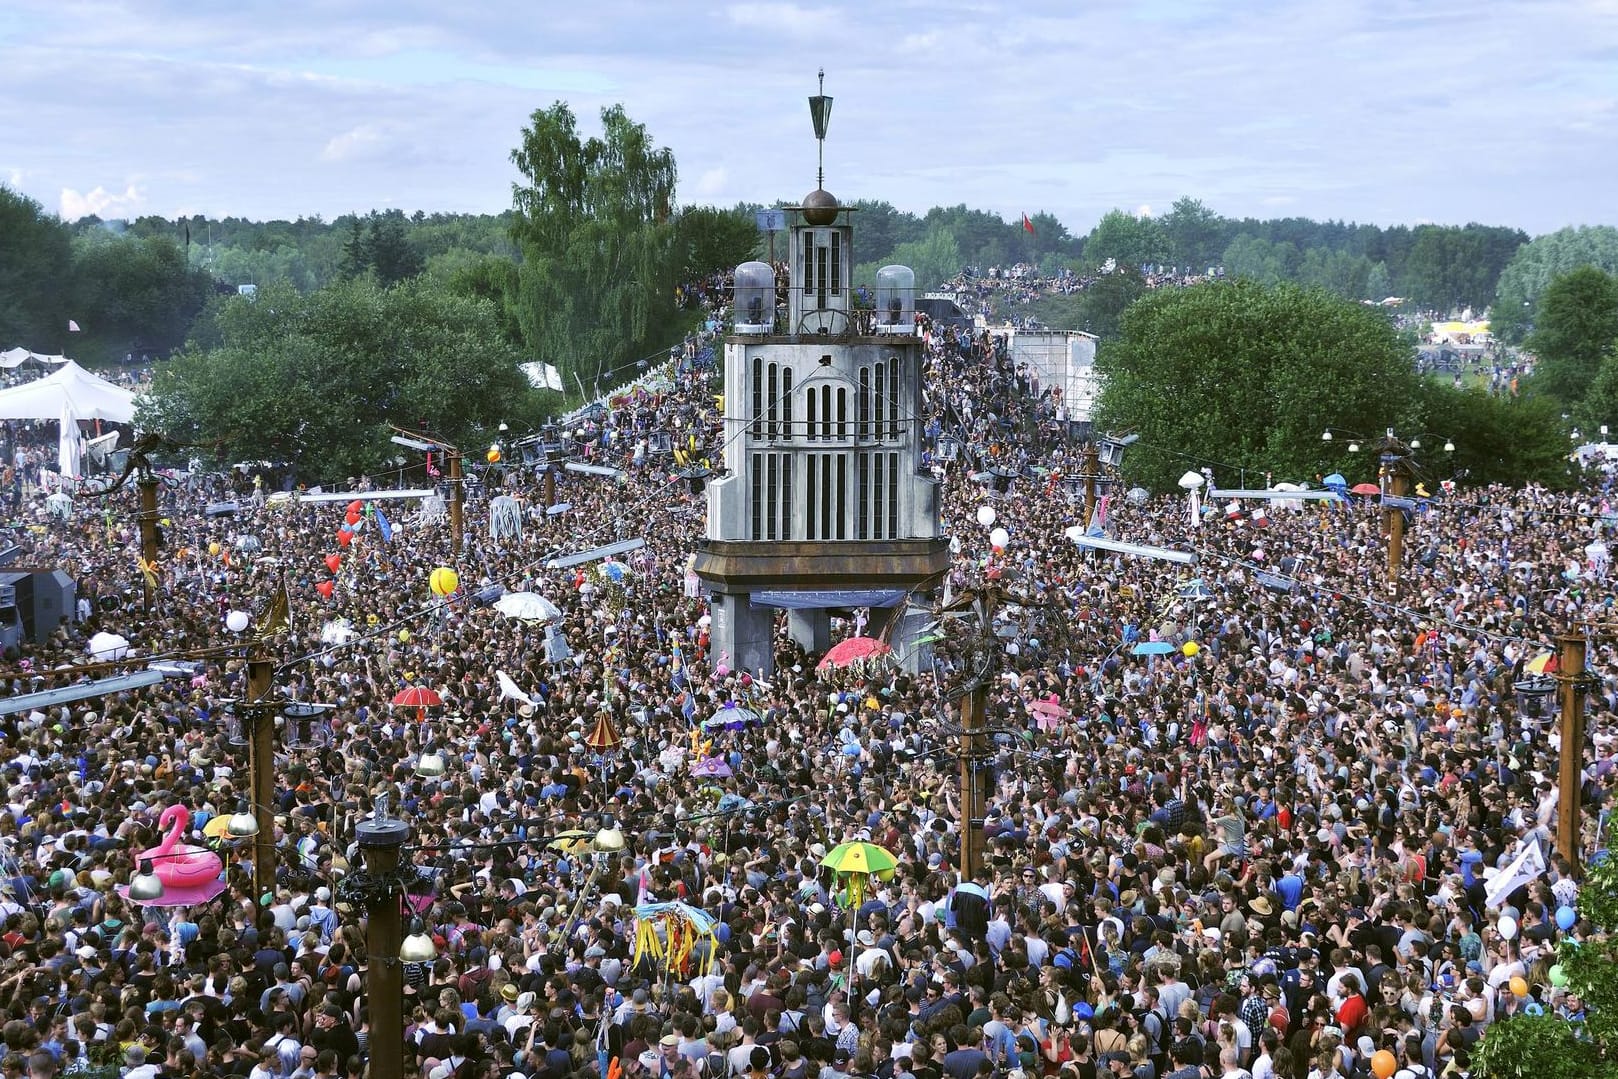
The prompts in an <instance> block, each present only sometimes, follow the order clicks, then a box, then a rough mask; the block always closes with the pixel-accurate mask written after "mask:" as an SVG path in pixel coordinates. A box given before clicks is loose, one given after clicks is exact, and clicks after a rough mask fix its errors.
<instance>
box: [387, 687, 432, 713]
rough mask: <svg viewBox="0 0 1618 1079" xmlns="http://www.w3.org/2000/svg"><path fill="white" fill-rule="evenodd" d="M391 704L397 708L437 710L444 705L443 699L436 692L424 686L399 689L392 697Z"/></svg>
mask: <svg viewBox="0 0 1618 1079" xmlns="http://www.w3.org/2000/svg"><path fill="white" fill-rule="evenodd" d="M393 704H394V705H395V707H398V708H439V707H442V706H443V704H444V698H442V697H440V696H439V695H438V690H436V689H428V688H427V687H426V686H411V687H409V688H408V689H401V690H400V691H399V692H397V693H395V694H394V695H393Z"/></svg>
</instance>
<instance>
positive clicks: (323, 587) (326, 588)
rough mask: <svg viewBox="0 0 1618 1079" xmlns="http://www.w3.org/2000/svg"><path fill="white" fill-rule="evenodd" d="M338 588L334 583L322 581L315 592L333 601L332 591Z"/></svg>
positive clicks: (316, 586)
mask: <svg viewBox="0 0 1618 1079" xmlns="http://www.w3.org/2000/svg"><path fill="white" fill-rule="evenodd" d="M336 587H337V585H336V583H335V582H333V581H321V582H320V583H319V584H317V585H315V591H316V592H319V593H320V594H321V595H322V596H324V597H325V598H326V599H331V593H332V589H334V588H336Z"/></svg>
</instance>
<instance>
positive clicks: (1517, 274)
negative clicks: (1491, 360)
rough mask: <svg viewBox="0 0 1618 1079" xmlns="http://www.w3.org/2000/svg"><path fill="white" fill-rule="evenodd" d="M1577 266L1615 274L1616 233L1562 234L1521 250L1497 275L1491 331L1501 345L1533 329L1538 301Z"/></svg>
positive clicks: (1587, 229)
mask: <svg viewBox="0 0 1618 1079" xmlns="http://www.w3.org/2000/svg"><path fill="white" fill-rule="evenodd" d="M1581 266H1594V267H1596V268H1597V269H1601V270H1605V271H1607V272H1608V273H1610V274H1618V228H1614V227H1612V226H1610V225H1593V226H1580V227H1578V228H1565V229H1561V230H1559V231H1557V232H1552V233H1547V234H1546V235H1544V236H1538V237H1535V238H1534V240H1533V241H1532V242H1531V243H1526V244H1524V245H1522V247H1521V248H1519V249H1518V250H1517V252H1516V254H1514V255H1513V256H1512V258H1511V261H1510V262H1508V263H1507V264H1506V268H1505V269H1504V270H1502V271H1501V272H1500V282H1499V287H1498V288H1497V290H1496V297H1495V304H1494V309H1493V312H1492V314H1491V316H1490V327H1489V328H1490V329H1491V330H1493V331H1494V332H1495V334H1496V336H1498V337H1499V338H1500V339H1501V340H1503V341H1505V342H1507V343H1509V344H1519V343H1520V342H1521V341H1522V340H1523V339H1524V338H1525V337H1526V336H1527V335H1528V331H1529V330H1530V329H1531V328H1532V323H1533V317H1534V315H1535V314H1536V307H1537V306H1538V304H1539V298H1540V296H1541V295H1543V294H1544V292H1545V290H1546V289H1547V288H1549V287H1550V284H1551V282H1552V281H1553V280H1554V279H1556V278H1557V277H1558V276H1560V275H1561V274H1565V273H1567V272H1568V271H1569V270H1576V269H1578V268H1579V267H1581Z"/></svg>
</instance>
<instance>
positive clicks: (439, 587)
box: [427, 566, 461, 596]
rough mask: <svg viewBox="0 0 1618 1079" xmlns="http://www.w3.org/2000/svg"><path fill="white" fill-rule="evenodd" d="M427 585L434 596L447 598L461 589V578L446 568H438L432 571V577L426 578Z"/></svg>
mask: <svg viewBox="0 0 1618 1079" xmlns="http://www.w3.org/2000/svg"><path fill="white" fill-rule="evenodd" d="M427 583H428V585H429V586H430V587H431V588H432V590H433V595H435V596H447V595H449V594H450V593H451V592H454V591H455V590H456V589H457V588H459V587H461V578H460V575H459V574H457V573H456V572H455V571H454V570H452V569H450V568H449V567H448V566H439V567H438V568H437V569H435V570H433V572H432V576H430V577H428V578H427Z"/></svg>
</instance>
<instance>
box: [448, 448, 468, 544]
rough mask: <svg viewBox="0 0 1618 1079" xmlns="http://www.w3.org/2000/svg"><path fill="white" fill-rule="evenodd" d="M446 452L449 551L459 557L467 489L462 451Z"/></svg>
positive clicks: (451, 450) (452, 450)
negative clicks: (464, 485)
mask: <svg viewBox="0 0 1618 1079" xmlns="http://www.w3.org/2000/svg"><path fill="white" fill-rule="evenodd" d="M445 452H446V453H447V454H448V456H449V549H450V550H451V551H452V552H454V553H455V554H457V555H458V554H460V553H461V533H462V528H463V524H464V522H463V519H462V514H461V502H462V499H463V498H464V497H465V489H464V487H463V486H462V484H461V451H460V450H456V449H450V450H446V451H445Z"/></svg>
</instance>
